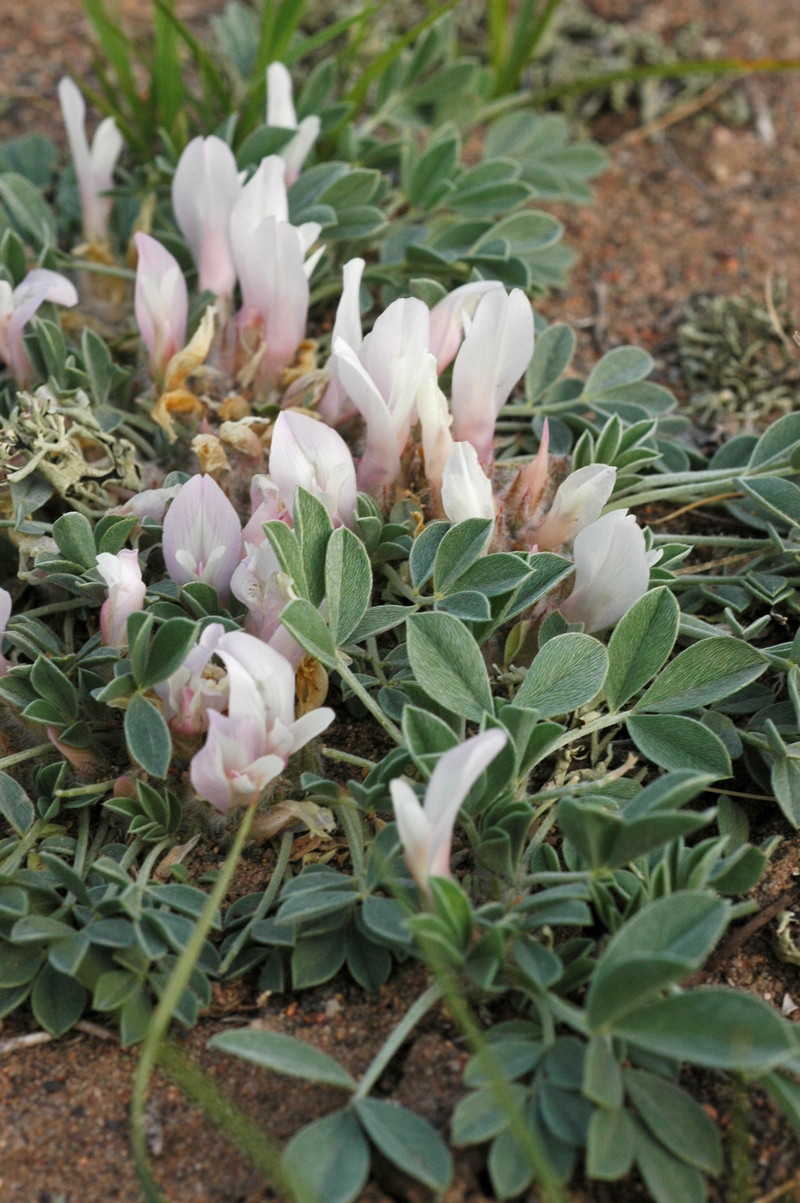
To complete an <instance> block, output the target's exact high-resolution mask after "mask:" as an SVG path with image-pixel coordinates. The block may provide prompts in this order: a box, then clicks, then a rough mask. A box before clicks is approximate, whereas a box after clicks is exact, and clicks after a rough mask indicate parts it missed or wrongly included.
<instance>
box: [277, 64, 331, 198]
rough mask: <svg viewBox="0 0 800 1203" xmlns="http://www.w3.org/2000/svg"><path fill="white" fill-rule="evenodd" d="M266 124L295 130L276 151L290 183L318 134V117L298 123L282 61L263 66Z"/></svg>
mask: <svg viewBox="0 0 800 1203" xmlns="http://www.w3.org/2000/svg"><path fill="white" fill-rule="evenodd" d="M267 125H277V126H282V127H283V128H284V129H296V130H297V133H296V134H295V136H294V137H293V138H291V139H290V141H289V142H287V143H286V145H285V146H284V147H283V148H282V149H281V151H280V156H281V158H282V159H283V160H284V162H285V163H286V183H287V184H289V185H291V184H293V183H294V182H295V180H296V179H297V177H298V176H299V174H300V171H301V170H302V167H303V164H304V163H305V161H306V158H307V157H308V153H309V151H310V150H311V147H312V146H313V145H314V143H315V142H316V140H317V138H318V137H319V130H320V119H319V117H316V116H309V117H304V118H303V120H302V121H301V122H300V123H299V125H298V122H297V114H296V113H295V111H294V103H293V101H292V77H291V75H290V74H289V72H288V71H287V69H286V67H285V66H284V65H283V63H270V65H269V66H268V67H267Z"/></svg>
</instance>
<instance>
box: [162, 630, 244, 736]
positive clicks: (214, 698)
mask: <svg viewBox="0 0 800 1203" xmlns="http://www.w3.org/2000/svg"><path fill="white" fill-rule="evenodd" d="M224 634H225V628H224V627H223V625H222V623H219V622H211V623H209V624H208V626H207V627H204V628H203V631H202V633H201V635H200V638H199V639H198V641H197V643H196V644H195V645H194V647H193V648H191V650H190V651H189V653H188V654H187V656H186V659H185V660H184V662H183V664H181V666H180V668H178V669H176V670H175V672H174V673H173V674H172V676H171V677H168V678H167V680H166V681H161V682H159V684H158V685H154V686H153V692H154V693H155V694H157V695H158V697H159V698H160V699H161V713H162V714H163V715H164V718H165V719H166V720H167V722H168V723H169V725H170V727H171V729H172V730H173V731H174V732H175V734H176V735H185V736H191V735H199V734H200V732H202V731H207V730H208V716H209V713H210V712H211V711H212V710H214V711H222V710H224V709H225V707H226V706H227V704H228V678H227V676H226V675H225V673H224V672H223V671H222V669H220V668H217V669H215V667H214V665H213V664H212V663H211V657H212V656H213V655H214V653H215V652H216V650H217V644H218V643H219V641H220V639H221V638H222V636H223V635H224Z"/></svg>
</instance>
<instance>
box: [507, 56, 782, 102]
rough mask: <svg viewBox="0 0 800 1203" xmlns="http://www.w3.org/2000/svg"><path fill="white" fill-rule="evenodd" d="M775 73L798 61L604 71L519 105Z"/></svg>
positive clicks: (694, 62)
mask: <svg viewBox="0 0 800 1203" xmlns="http://www.w3.org/2000/svg"><path fill="white" fill-rule="evenodd" d="M777 71H800V59H796V58H795V59H787V58H758V59H746V58H716V59H689V60H687V61H686V62H682V63H655V64H652V65H650V66H647V67H625V68H623V69H622V70H620V71H607V72H605V73H604V74H602V75H592V76H588V77H587V78H586V79H575V80H572V81H571V82H570V83H567V84H558V85H556V86H555V87H552V88H543V89H542V91H541V92H535V93H534V92H520V94H519V97H520V99H519V104H520V105H524V104H534V105H537V106H538V105H543V104H548V103H549V102H550V101H551V100H560V99H561V97H562V96H577V95H580V94H581V93H582V92H594V91H595V90H596V89H597V88H607V87H610V86H611V85H612V84H617V83H637V82H638V81H639V80H643V79H678V78H680V77H681V76H683V75H731V74H734V75H754V74H757V73H759V72H765V73H767V74H772V73H773V72H777Z"/></svg>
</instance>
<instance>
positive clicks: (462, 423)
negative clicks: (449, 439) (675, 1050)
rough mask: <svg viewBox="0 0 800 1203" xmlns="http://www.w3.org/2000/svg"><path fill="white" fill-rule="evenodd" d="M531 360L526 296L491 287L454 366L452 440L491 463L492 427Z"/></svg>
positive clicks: (529, 319)
mask: <svg viewBox="0 0 800 1203" xmlns="http://www.w3.org/2000/svg"><path fill="white" fill-rule="evenodd" d="M532 355H533V311H532V309H531V306H530V302H529V300H528V298H527V297H526V296H525V293H524V292H522V291H521V290H520V289H519V288H515V289H514V291H513V292H512V293H510V294H507V293H506V291H505V289H500V288H493V289H492V290H491V291H490V292H487V293H485V294H484V295H483V296H482V297H481V299H480V302H479V304H478V307H477V309H476V310H475V317H474V318H473V321H472V325H471V326H470V328H469V333H468V334H467V336H466V338H465V339H464V341H463V343H462V344H461V350H460V351H459V352H458V355H457V356H456V362H455V365H454V367H453V388H452V411H453V438H454V439H457V440H459V442H461V441H464V440H466V441H467V442H469V443H472V445H473V447H474V448H475V450H476V451H477V452H478V457H479V459H480V461H481V463H482V464H484V465H488V464H489V463H490V462H491V459H492V451H493V438H494V424H495V421H496V420H497V417H498V415H499V413H500V410H501V409H502V408H503V406H504V405H505V403H506V401H507V400H508V398H509V395H510V393H511V390H512V388H513V387H514V385H515V384H516V383H517V381H518V380H519V378H520V376H521V375H522V373H523V372H524V371H525V369H526V367H527V366H528V364H529V363H530V360H531V356H532Z"/></svg>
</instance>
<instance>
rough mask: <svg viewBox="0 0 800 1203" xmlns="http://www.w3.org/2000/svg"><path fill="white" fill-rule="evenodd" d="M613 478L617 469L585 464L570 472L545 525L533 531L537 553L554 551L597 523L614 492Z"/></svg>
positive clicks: (559, 490) (615, 476)
mask: <svg viewBox="0 0 800 1203" xmlns="http://www.w3.org/2000/svg"><path fill="white" fill-rule="evenodd" d="M616 478H617V470H616V468H612V467H610V466H609V465H608V464H588V465H587V466H586V467H585V468H578V470H577V472H570V474H569V476H567V477H566V479H565V480H563V481H562V482H561V484H560V485H559V486H558V492H557V493H556V495H555V497H554V499H553V504H552V505H551V506H550V509H549V510H548V512H547V516H546V517H545V519H544V521H543V522H542V524H541V525H540V526H538V527H537V528H536V535H535V537H536V545H537V547H538V548H539V551H555V550H556V548H558V547H561V545H562V544H563V543H569V541H570V540H571V539H574V538H575V536H576V535H577V534H579V533H580V531H582V530H583V529H584V527H586V526H589V525H590V523H592V522H596V521H597V519H598V518H599V517H600V512H601V510H602V508H603V506H604V505H605V504H606V502H607V501H608V499H609V497H610V496H611V494H612V493H613V491H614V482H615V481H616Z"/></svg>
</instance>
